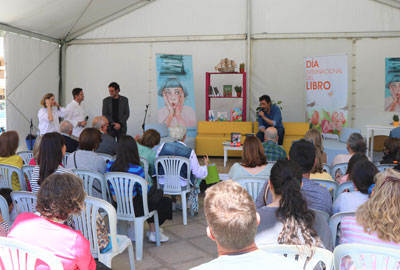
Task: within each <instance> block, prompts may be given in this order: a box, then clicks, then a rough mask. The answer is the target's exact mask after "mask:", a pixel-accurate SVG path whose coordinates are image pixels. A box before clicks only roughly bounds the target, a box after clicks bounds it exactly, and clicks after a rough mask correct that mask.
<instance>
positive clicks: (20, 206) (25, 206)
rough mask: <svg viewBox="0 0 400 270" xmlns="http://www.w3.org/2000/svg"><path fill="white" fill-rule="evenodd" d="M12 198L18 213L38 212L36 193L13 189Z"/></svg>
mask: <svg viewBox="0 0 400 270" xmlns="http://www.w3.org/2000/svg"><path fill="white" fill-rule="evenodd" d="M11 199H12V201H13V202H14V204H15V206H16V209H17V213H18V214H21V213H35V212H36V200H37V196H36V194H35V193H32V192H28V191H13V192H11Z"/></svg>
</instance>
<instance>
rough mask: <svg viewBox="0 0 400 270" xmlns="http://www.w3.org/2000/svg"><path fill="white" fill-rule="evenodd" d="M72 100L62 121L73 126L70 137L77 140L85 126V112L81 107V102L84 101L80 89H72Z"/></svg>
mask: <svg viewBox="0 0 400 270" xmlns="http://www.w3.org/2000/svg"><path fill="white" fill-rule="evenodd" d="M72 96H73V98H74V100H72V102H71V103H70V104H68V105H67V108H66V114H65V117H64V120H68V121H70V122H71V124H72V126H73V130H72V135H73V136H75V137H78V138H79V135H80V134H81V132H82V130H83V129H84V128H85V126H86V120H87V119H85V118H86V116H85V111H84V110H83V108H82V106H81V102H82V101H83V100H84V99H85V95H84V94H83V90H82V88H74V89H73V90H72Z"/></svg>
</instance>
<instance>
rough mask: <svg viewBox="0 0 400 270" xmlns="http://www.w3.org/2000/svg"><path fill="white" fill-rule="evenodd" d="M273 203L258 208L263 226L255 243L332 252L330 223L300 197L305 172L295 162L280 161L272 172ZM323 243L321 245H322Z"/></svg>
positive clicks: (258, 231)
mask: <svg viewBox="0 0 400 270" xmlns="http://www.w3.org/2000/svg"><path fill="white" fill-rule="evenodd" d="M269 186H270V190H271V193H272V202H271V203H270V204H268V205H267V206H263V207H261V208H258V209H257V212H258V214H259V215H260V225H259V226H258V229H257V234H256V244H257V246H259V245H269V244H287V245H306V246H309V247H325V248H326V249H329V250H332V249H333V245H332V239H331V233H330V230H329V226H328V222H327V221H326V219H325V217H323V216H322V215H321V214H320V213H317V212H316V213H314V212H313V211H312V210H311V209H308V207H307V202H306V199H305V198H304V196H303V195H302V194H301V191H300V189H301V186H302V172H301V168H300V166H299V165H297V163H296V162H294V161H292V160H279V161H277V162H276V163H275V165H274V166H273V167H272V169H271V176H270V180H269ZM321 240H322V242H321Z"/></svg>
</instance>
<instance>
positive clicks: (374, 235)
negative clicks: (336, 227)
mask: <svg viewBox="0 0 400 270" xmlns="http://www.w3.org/2000/svg"><path fill="white" fill-rule="evenodd" d="M399 220H400V172H398V171H396V170H393V169H386V171H385V172H384V173H381V174H380V175H378V177H377V182H376V185H375V187H374V189H373V191H372V193H371V198H370V199H369V200H368V201H366V202H365V203H364V204H362V205H361V206H360V207H359V208H358V209H357V211H356V216H355V217H345V218H343V220H342V223H341V224H342V225H341V230H342V236H341V241H340V242H341V243H342V244H346V243H358V244H366V245H375V246H382V247H389V248H394V249H400V223H399Z"/></svg>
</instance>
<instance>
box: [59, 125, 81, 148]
mask: <svg viewBox="0 0 400 270" xmlns="http://www.w3.org/2000/svg"><path fill="white" fill-rule="evenodd" d="M72 128H73V126H72V124H71V122H70V121H68V120H64V121H62V122H61V123H60V133H61V135H62V136H63V137H64V140H65V146H66V147H67V153H72V152H74V151H75V150H76V149H77V148H78V146H79V142H78V141H77V140H75V139H73V138H71V135H72Z"/></svg>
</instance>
